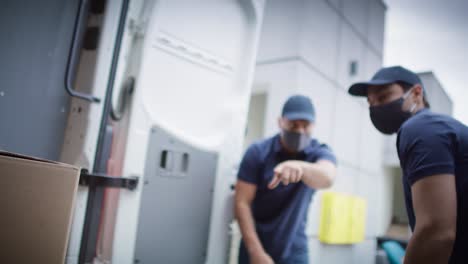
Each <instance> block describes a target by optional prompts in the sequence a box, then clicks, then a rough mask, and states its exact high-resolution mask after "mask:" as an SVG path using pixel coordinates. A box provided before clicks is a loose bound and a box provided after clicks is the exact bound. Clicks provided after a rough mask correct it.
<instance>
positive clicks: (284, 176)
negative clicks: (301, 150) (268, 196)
mask: <svg viewBox="0 0 468 264" xmlns="http://www.w3.org/2000/svg"><path fill="white" fill-rule="evenodd" d="M273 172H274V173H275V175H274V176H273V179H272V180H271V182H270V184H268V188H270V189H274V188H276V187H277V186H278V184H280V182H282V183H283V184H284V185H288V184H290V183H296V182H300V181H301V180H302V176H304V169H303V168H302V162H301V161H297V160H288V161H285V162H282V163H280V164H278V165H277V166H276V167H275V169H274V170H273Z"/></svg>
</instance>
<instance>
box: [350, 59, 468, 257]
mask: <svg viewBox="0 0 468 264" xmlns="http://www.w3.org/2000/svg"><path fill="white" fill-rule="evenodd" d="M349 93H350V94H352V95H355V96H366V97H367V100H368V102H369V105H370V118H371V120H372V123H373V124H374V126H375V127H376V128H377V129H378V130H379V131H381V132H382V133H384V134H393V133H397V132H398V140H397V150H398V156H399V158H400V164H401V168H402V171H403V178H402V181H403V187H404V192H405V202H406V208H407V213H408V219H409V221H410V226H411V229H412V230H413V235H412V237H411V239H410V242H409V245H408V248H407V252H406V256H405V263H410V264H413V263H416V264H417V263H436V264H437V263H452V264H453V263H468V250H467V249H468V227H467V225H466V224H467V223H468V127H466V126H465V125H463V124H462V123H460V122H459V121H457V120H455V119H453V118H451V117H449V116H445V115H440V114H436V113H433V112H431V111H430V110H429V109H428V108H429V104H428V103H427V101H426V98H425V95H424V88H423V85H422V83H421V80H420V79H419V77H418V76H417V75H416V74H414V73H413V72H411V71H409V70H407V69H405V68H403V67H400V66H396V67H389V68H383V69H381V70H380V71H378V72H377V73H376V74H375V75H374V77H372V80H371V81H369V82H364V83H356V84H354V85H352V86H351V87H350V88H349Z"/></svg>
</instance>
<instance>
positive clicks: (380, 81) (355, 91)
mask: <svg viewBox="0 0 468 264" xmlns="http://www.w3.org/2000/svg"><path fill="white" fill-rule="evenodd" d="M397 82H404V83H407V84H410V85H415V84H420V85H422V82H421V79H420V78H419V76H418V75H417V74H416V73H414V72H412V71H410V70H408V69H406V68H403V67H401V66H392V67H387V68H382V69H380V70H379V71H378V72H376V73H375V74H374V76H373V77H372V79H371V80H370V81H368V82H359V83H355V84H353V85H351V87H349V90H348V93H349V94H351V95H355V96H367V89H368V88H369V86H380V85H387V84H392V83H397Z"/></svg>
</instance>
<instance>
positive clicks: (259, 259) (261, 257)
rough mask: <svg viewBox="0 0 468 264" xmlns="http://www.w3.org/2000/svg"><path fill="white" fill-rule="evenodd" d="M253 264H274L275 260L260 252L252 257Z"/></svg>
mask: <svg viewBox="0 0 468 264" xmlns="http://www.w3.org/2000/svg"><path fill="white" fill-rule="evenodd" d="M250 263H251V264H274V263H275V262H274V261H273V259H272V258H271V257H270V256H269V255H268V254H267V253H266V252H265V251H259V252H256V253H254V254H251V255H250Z"/></svg>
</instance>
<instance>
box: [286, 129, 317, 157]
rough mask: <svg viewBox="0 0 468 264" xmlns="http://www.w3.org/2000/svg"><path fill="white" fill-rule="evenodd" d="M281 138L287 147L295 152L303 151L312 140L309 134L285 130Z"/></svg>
mask: <svg viewBox="0 0 468 264" xmlns="http://www.w3.org/2000/svg"><path fill="white" fill-rule="evenodd" d="M281 136H282V138H283V143H284V144H285V145H286V147H287V148H288V149H290V150H292V151H295V152H300V151H303V150H304V149H305V148H306V147H307V146H308V145H309V144H310V140H311V137H310V135H308V134H305V133H299V132H293V131H287V130H285V129H283V130H282V133H281Z"/></svg>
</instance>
